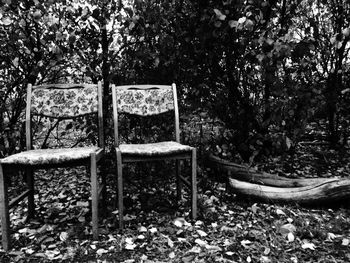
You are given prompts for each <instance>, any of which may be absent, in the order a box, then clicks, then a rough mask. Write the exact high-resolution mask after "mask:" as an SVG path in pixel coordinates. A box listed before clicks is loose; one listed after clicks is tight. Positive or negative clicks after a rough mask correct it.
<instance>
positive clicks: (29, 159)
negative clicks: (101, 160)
mask: <svg viewBox="0 0 350 263" xmlns="http://www.w3.org/2000/svg"><path fill="white" fill-rule="evenodd" d="M98 149H100V148H98V147H77V148H61V149H39V150H29V151H24V152H20V153H17V154H14V155H11V156H8V157H6V158H3V159H0V163H2V164H18V165H47V164H60V163H65V162H71V161H77V160H82V159H85V158H88V157H89V156H90V154H91V153H93V152H96V151H97V150H98Z"/></svg>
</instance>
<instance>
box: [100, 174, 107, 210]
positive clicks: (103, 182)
mask: <svg viewBox="0 0 350 263" xmlns="http://www.w3.org/2000/svg"><path fill="white" fill-rule="evenodd" d="M101 177H102V187H103V188H102V202H103V203H102V209H103V216H106V215H107V182H106V171H105V169H102V171H101Z"/></svg>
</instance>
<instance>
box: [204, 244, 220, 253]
mask: <svg viewBox="0 0 350 263" xmlns="http://www.w3.org/2000/svg"><path fill="white" fill-rule="evenodd" d="M205 248H206V249H208V250H210V251H212V252H213V251H215V252H216V251H221V250H222V249H221V247H219V246H213V245H205Z"/></svg>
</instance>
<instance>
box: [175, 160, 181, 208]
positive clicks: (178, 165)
mask: <svg viewBox="0 0 350 263" xmlns="http://www.w3.org/2000/svg"><path fill="white" fill-rule="evenodd" d="M175 169H176V171H175V172H176V197H177V201H180V200H181V199H182V191H181V190H182V181H181V179H180V175H181V161H180V160H176V167H175Z"/></svg>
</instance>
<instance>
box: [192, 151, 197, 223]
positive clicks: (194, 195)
mask: <svg viewBox="0 0 350 263" xmlns="http://www.w3.org/2000/svg"><path fill="white" fill-rule="evenodd" d="M191 164H192V181H191V184H192V198H191V199H192V219H193V220H196V219H197V150H196V148H193V149H192V161H191Z"/></svg>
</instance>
